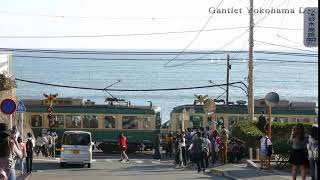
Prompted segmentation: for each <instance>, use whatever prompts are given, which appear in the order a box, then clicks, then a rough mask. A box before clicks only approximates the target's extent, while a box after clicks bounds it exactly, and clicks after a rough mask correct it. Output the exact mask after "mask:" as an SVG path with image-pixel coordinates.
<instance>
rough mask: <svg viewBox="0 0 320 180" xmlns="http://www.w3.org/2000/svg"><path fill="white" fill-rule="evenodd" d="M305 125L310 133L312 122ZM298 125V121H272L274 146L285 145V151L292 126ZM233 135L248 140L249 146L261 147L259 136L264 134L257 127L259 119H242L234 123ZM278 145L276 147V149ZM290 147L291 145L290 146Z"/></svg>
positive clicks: (306, 131) (247, 144)
mask: <svg viewBox="0 0 320 180" xmlns="http://www.w3.org/2000/svg"><path fill="white" fill-rule="evenodd" d="M302 124H303V125H304V127H305V133H306V134H309V133H310V130H311V127H312V124H309V123H302ZM294 125H296V123H281V122H273V123H272V127H271V129H272V136H271V140H272V143H273V144H274V146H278V145H279V148H280V147H283V148H284V149H283V150H284V151H286V150H285V149H287V147H284V146H285V145H284V144H286V143H284V142H287V140H288V139H289V137H290V134H291V130H292V127H293V126H294ZM231 135H232V136H234V137H237V138H239V139H241V140H243V141H244V142H246V146H247V147H248V148H254V149H255V148H259V147H260V142H259V141H257V138H258V137H259V136H261V135H262V133H261V131H260V130H259V129H258V128H257V121H249V120H246V121H240V122H238V123H236V124H234V125H233V127H232V129H231ZM277 148H278V147H275V150H276V149H277ZM289 148H290V147H289Z"/></svg>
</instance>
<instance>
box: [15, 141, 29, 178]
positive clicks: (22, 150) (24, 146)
mask: <svg viewBox="0 0 320 180" xmlns="http://www.w3.org/2000/svg"><path fill="white" fill-rule="evenodd" d="M17 141H18V143H19V147H20V150H21V152H22V158H21V159H19V160H20V165H21V174H23V172H24V166H23V165H24V164H23V163H24V162H23V161H24V158H26V157H27V151H26V144H25V143H24V142H22V138H21V137H20V136H19V137H18V139H17Z"/></svg>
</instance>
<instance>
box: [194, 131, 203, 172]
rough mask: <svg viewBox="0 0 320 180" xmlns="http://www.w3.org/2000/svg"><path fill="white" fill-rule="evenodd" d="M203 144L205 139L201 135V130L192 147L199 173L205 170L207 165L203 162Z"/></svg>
mask: <svg viewBox="0 0 320 180" xmlns="http://www.w3.org/2000/svg"><path fill="white" fill-rule="evenodd" d="M203 145H204V141H203V139H202V137H201V132H199V131H198V132H197V134H196V138H195V139H194V140H193V142H192V144H191V146H190V149H192V151H193V158H194V161H195V163H196V164H197V167H198V173H199V172H200V171H201V168H202V171H203V172H205V170H206V169H205V166H204V162H203V148H204V147H203Z"/></svg>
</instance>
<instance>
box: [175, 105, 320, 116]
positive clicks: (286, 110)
mask: <svg viewBox="0 0 320 180" xmlns="http://www.w3.org/2000/svg"><path fill="white" fill-rule="evenodd" d="M184 108H185V109H186V110H187V111H188V110H189V109H191V108H192V109H194V110H195V113H204V111H203V106H202V105H190V104H189V105H181V106H177V107H174V108H173V110H172V113H182V110H183V109H184ZM266 110H267V108H266V107H255V108H254V111H255V113H256V114H260V113H261V111H265V112H266ZM215 112H216V113H223V114H247V113H248V109H247V106H245V105H229V106H226V105H216V111H215ZM272 114H283V115H317V114H316V112H315V109H311V108H301V109H299V108H290V107H274V108H272Z"/></svg>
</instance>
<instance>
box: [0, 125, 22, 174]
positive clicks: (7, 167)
mask: <svg viewBox="0 0 320 180" xmlns="http://www.w3.org/2000/svg"><path fill="white" fill-rule="evenodd" d="M0 147H1V148H0V171H1V174H2V176H7V177H8V180H16V171H15V164H16V159H20V158H22V152H21V150H20V147H19V144H18V142H17V140H16V139H15V137H14V136H13V134H12V133H11V132H10V131H9V129H8V126H7V125H6V124H5V123H0Z"/></svg>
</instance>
